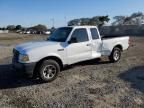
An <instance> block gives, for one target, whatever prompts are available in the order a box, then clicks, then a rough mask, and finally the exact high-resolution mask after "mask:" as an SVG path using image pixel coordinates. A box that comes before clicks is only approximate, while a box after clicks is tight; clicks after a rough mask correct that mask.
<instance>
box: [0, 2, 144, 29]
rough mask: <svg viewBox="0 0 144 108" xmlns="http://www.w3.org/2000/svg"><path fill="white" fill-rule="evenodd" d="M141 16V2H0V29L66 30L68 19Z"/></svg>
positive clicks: (143, 3)
mask: <svg viewBox="0 0 144 108" xmlns="http://www.w3.org/2000/svg"><path fill="white" fill-rule="evenodd" d="M133 12H144V0H0V27H2V26H7V25H19V24H20V25H22V26H24V27H29V26H34V25H37V24H45V25H46V26H48V27H51V26H53V19H54V25H55V27H60V26H65V25H66V22H68V21H69V20H71V19H75V18H81V17H86V18H87V17H93V16H99V15H109V16H110V18H112V17H114V16H117V15H130V14H132V13H133Z"/></svg>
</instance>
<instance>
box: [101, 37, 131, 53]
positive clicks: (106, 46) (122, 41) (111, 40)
mask: <svg viewBox="0 0 144 108" xmlns="http://www.w3.org/2000/svg"><path fill="white" fill-rule="evenodd" d="M128 41H129V37H128V36H106V37H105V38H103V39H102V55H105V56H109V55H110V54H111V52H112V50H113V48H114V47H115V46H117V45H120V46H121V47H122V50H126V49H128V47H129V44H128V43H129V42H128Z"/></svg>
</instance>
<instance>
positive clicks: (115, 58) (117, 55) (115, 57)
mask: <svg viewBox="0 0 144 108" xmlns="http://www.w3.org/2000/svg"><path fill="white" fill-rule="evenodd" d="M120 58H121V50H120V49H119V48H117V47H115V48H114V49H113V51H112V53H111V55H110V56H109V60H110V61H111V62H113V63H114V62H118V61H119V60H120Z"/></svg>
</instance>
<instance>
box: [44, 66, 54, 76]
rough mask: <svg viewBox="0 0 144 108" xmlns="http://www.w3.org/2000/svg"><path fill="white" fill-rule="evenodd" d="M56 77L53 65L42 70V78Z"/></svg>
mask: <svg viewBox="0 0 144 108" xmlns="http://www.w3.org/2000/svg"><path fill="white" fill-rule="evenodd" d="M55 75H56V67H55V66H54V65H47V66H45V67H44V69H43V76H44V77H45V78H47V79H52V78H53V77H54V76H55Z"/></svg>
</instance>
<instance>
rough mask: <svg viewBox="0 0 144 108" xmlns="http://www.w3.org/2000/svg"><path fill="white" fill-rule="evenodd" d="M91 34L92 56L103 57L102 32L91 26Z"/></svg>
mask: <svg viewBox="0 0 144 108" xmlns="http://www.w3.org/2000/svg"><path fill="white" fill-rule="evenodd" d="M90 34H91V38H92V58H99V57H101V47H102V41H101V38H100V34H99V32H98V30H97V29H96V28H90Z"/></svg>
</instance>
